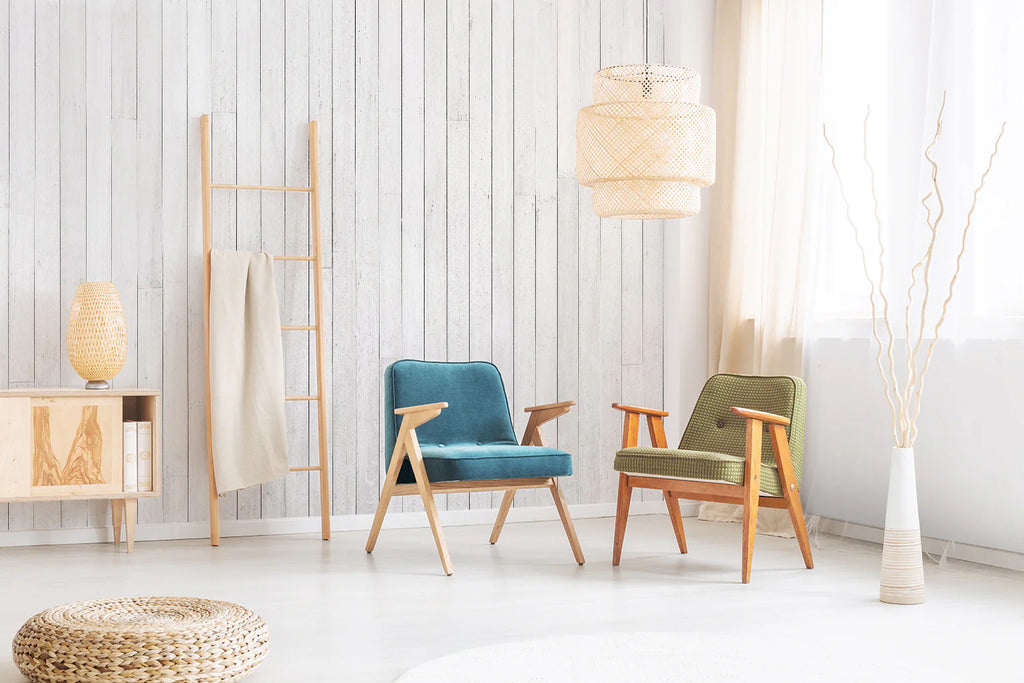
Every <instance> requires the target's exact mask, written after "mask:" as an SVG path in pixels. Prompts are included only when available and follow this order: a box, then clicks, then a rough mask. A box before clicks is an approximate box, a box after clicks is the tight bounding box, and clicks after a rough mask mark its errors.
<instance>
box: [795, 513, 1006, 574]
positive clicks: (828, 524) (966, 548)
mask: <svg viewBox="0 0 1024 683" xmlns="http://www.w3.org/2000/svg"><path fill="white" fill-rule="evenodd" d="M808 531H810V532H811V533H814V532H815V531H817V532H820V533H826V534H832V535H834V536H842V537H844V538H853V539H856V540H859V541H868V542H870V543H877V544H879V545H881V543H882V538H883V536H884V534H885V530H884V529H879V528H877V527H873V526H866V525H864V524H855V523H853V522H844V521H842V520H838V519H831V518H829V517H811V518H809V519H808ZM921 548H922V549H923V550H924V551H925V552H926V553H928V554H929V555H932V556H934V557H935V559H936V561H937V562H938V563H939V564H940V565H941V564H943V563H944V561H945V559H947V558H951V559H954V560H964V561H966V562H975V563H977V564H987V565H989V566H992V567H1002V568H1003V569H1014V570H1016V571H1024V554H1021V553H1015V552H1011V551H1009V550H998V549H996V548H985V547H982V546H978V545H970V544H969V543H957V542H955V541H944V540H942V539H938V538H928V537H924V536H922V537H921Z"/></svg>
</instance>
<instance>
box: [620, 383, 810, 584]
mask: <svg viewBox="0 0 1024 683" xmlns="http://www.w3.org/2000/svg"><path fill="white" fill-rule="evenodd" d="M612 407H613V408H617V409H618V410H621V411H623V412H624V413H625V418H624V424H623V430H622V450H620V451H619V452H618V453H616V454H615V469H616V471H618V472H619V496H618V505H617V507H616V512H615V545H614V548H613V551H612V564H613V565H616V566H617V565H618V564H619V558H620V557H621V555H622V539H623V537H624V536H625V533H626V519H627V517H628V516H629V502H630V497H631V494H632V491H633V489H634V488H647V489H657V490H661V491H663V492H664V494H665V502H666V504H667V505H668V511H669V517H670V518H671V520H672V526H673V528H674V530H675V534H676V542H677V543H678V545H679V552H681V553H685V552H686V537H685V536H684V534H683V519H682V516H681V514H680V511H679V499H680V498H684V499H687V500H706V501H712V502H721V503H737V504H740V505H742V506H743V565H742V566H743V570H742V578H743V583H749V582H750V564H751V560H752V558H753V552H754V531H755V529H756V528H757V509H758V507H771V508H782V509H786V510H788V511H789V516H790V519H791V520H792V522H793V529H794V530H795V531H796V537H797V540H798V541H799V544H800V551H801V553H803V557H804V564H805V565H806V566H807V568H808V569H811V568H813V567H814V562H813V560H812V559H811V546H810V543H809V541H808V539H807V528H806V526H805V524H804V513H803V508H802V507H801V505H800V476H801V472H802V469H803V467H802V466H803V441H804V419H805V415H806V413H807V387H806V385H805V384H804V382H803V380H801V379H800V378H799V377H758V376H751V375H728V374H722V375H715V376H714V377H712V378H711V379H709V380H708V381H707V383H706V384H705V385H704V389H703V390H702V391H701V392H700V397H699V398H698V399H697V405H696V406H695V407H694V409H693V414H692V415H691V416H690V422H689V423H688V424H687V425H686V431H685V432H683V438H682V440H681V441H680V442H679V447H678V448H668V444H667V443H666V441H665V427H664V422H663V418H664V417H665V416H667V415H668V413H666V412H664V411H660V410H651V409H649V408H637V407H635V406H626V405H620V404H618V403H613V404H612ZM641 415H642V416H644V417H645V418H646V420H647V427H648V431H649V433H650V437H651V447H650V448H647V447H639V446H637V433H638V431H639V426H640V416H641ZM765 434H767V436H768V439H763V438H762V437H763V436H764V435H765Z"/></svg>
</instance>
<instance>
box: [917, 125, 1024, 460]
mask: <svg viewBox="0 0 1024 683" xmlns="http://www.w3.org/2000/svg"><path fill="white" fill-rule="evenodd" d="M1005 132H1006V121H1003V125H1002V127H1001V128H1000V129H999V135H998V136H996V142H995V144H994V145H993V147H992V154H990V155H989V157H988V166H986V167H985V172H984V173H982V174H981V179H980V180H979V181H978V186H977V187H976V188H974V197H973V199H972V201H971V208H970V209H969V210H968V211H967V222H966V223H965V224H964V230H963V233H962V234H961V236H960V251H959V252H958V253H957V255H956V269H955V270H954V271H953V277H951V278H950V280H949V289H948V290H947V292H946V299H945V301H943V302H942V314H941V315H940V316H939V319H938V320H937V321H936V322H935V329H934V330H933V331H932V339H931V341H930V342H929V343H928V353H927V355H926V356H925V361H924V366H923V367H922V368H921V374H920V376H919V377H918V382H917V386H916V388H915V396H914V414H913V417H912V419H911V427H912V430H911V435H910V436H911V440H910V445H911V446H913V445H914V441H915V440H916V439H917V417H918V415H920V413H921V394H922V392H923V391H924V376H925V373H926V372H928V368H929V367H930V366H931V362H932V353H933V352H934V351H935V343H936V342H937V341H938V340H939V328H940V327H942V323H943V321H945V319H946V313H947V312H948V310H949V302H950V300H951V299H952V298H953V287H954V286H955V285H956V281H957V278H958V277H960V266H961V263H962V261H963V258H964V251H966V249H967V233H968V231H970V229H971V219H972V218H973V217H974V209H975V208H976V207H977V206H978V194H979V193H980V192H981V189H982V188H983V187H985V178H986V177H988V173H989V171H991V170H992V162H993V161H994V160H995V158H996V154H997V153H998V152H999V142H1000V141H1001V140H1002V139H1003V133H1005Z"/></svg>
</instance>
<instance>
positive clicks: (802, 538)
mask: <svg viewBox="0 0 1024 683" xmlns="http://www.w3.org/2000/svg"><path fill="white" fill-rule="evenodd" d="M793 493H794V494H795V495H794V496H793V498H792V499H789V496H787V499H789V500H788V502H789V518H790V519H791V520H792V521H793V531H795V532H796V540H797V542H798V543H799V544H800V554H801V555H803V556H804V566H805V567H807V568H808V569H814V559H813V558H812V557H811V540H810V539H809V538H808V537H807V526H806V524H805V523H804V510H803V507H802V506H801V505H800V494H799V493H797V492H796V489H794V490H793Z"/></svg>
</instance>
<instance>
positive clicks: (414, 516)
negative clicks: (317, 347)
mask: <svg viewBox="0 0 1024 683" xmlns="http://www.w3.org/2000/svg"><path fill="white" fill-rule="evenodd" d="M699 507H700V503H696V502H690V503H681V504H680V508H681V510H682V514H683V516H684V517H696V516H697V511H698V509H699ZM569 509H570V511H571V512H572V516H573V518H574V519H594V518H599V517H614V516H615V504H614V503H584V504H578V505H570V506H569ZM629 512H630V514H631V515H652V514H665V504H664V503H663V502H661V501H651V500H648V501H634V502H633V504H632V505H631V506H630V509H629ZM494 514H495V510H493V509H486V508H485V509H475V510H445V511H442V512H440V513H439V515H440V517H441V522H442V524H444V525H445V526H470V525H474V524H491V523H493V522H494ZM557 519H558V513H557V512H556V510H555V508H554V507H552V506H549V505H539V506H531V507H514V508H512V511H511V512H510V513H509V517H508V521H509V523H515V522H543V521H553V520H557ZM372 522H373V515H370V514H362V515H339V516H335V517H332V518H331V529H332V530H333V531H367V530H369V528H370V524H371V523H372ZM426 526H427V519H426V517H425V516H424V515H423V513H422V512H391V513H388V515H387V517H385V518H384V528H386V529H413V528H421V527H422V528H425V527H426ZM808 527H809V529H808V530H809V531H810V532H811V533H812V534H813V533H814V532H818V533H826V534H832V535H834V536H841V537H845V538H852V539H856V540H859V541H868V542H870V543H877V544H881V543H882V536H883V533H884V532H883V530H882V529H878V528H876V527H871V526H866V525H863V524H855V523H853V522H844V521H842V520H838V519H831V518H828V517H815V516H811V517H810V518H809V519H808ZM319 531H320V519H319V518H318V517H291V518H282V519H247V520H243V519H240V520H223V521H222V522H221V536H222V537H224V538H230V537H234V536H278V535H283V534H306V533H318V532H319ZM209 535H210V527H209V524H208V523H207V522H181V523H172V524H144V525H139V526H138V527H137V528H136V530H135V540H137V541H171V540H181V539H192V538H209ZM112 540H113V531H112V530H111V529H110V527H97V528H89V529H32V530H27V531H3V532H0V547H16V546H30V545H69V544H76V543H109V542H111V541H112ZM921 544H922V547H923V549H924V551H925V552H926V553H929V554H930V555H934V556H937V557H938V558H939V560H938V561H939V562H940V563H941V562H942V560H943V558H952V559H955V560H965V561H967V562H975V563H978V564H986V565H990V566H993V567H1002V568H1005V569H1013V570H1016V571H1024V554H1021V553H1014V552H1010V551H1008V550H998V549H995V548H984V547H982V546H976V545H970V544H968V543H956V542H954V541H945V540H941V539H937V538H927V537H926V538H922V539H921Z"/></svg>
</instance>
